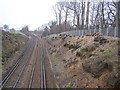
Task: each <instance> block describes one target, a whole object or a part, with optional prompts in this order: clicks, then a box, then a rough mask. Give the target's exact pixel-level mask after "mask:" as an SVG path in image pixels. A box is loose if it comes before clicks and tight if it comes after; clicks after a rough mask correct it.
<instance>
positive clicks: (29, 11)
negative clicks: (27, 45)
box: [0, 0, 58, 30]
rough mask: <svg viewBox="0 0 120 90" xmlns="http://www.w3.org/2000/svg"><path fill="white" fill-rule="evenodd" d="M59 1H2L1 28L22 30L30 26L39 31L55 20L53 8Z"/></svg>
mask: <svg viewBox="0 0 120 90" xmlns="http://www.w3.org/2000/svg"><path fill="white" fill-rule="evenodd" d="M57 1H58V0H0V26H2V25H4V24H7V25H9V27H10V28H15V29H20V28H21V27H22V26H24V25H28V26H29V27H30V29H31V30H34V29H37V27H39V26H41V25H42V24H45V23H47V22H49V21H50V20H53V19H55V16H54V11H53V9H52V6H53V5H54V4H55V3H56V2H57Z"/></svg>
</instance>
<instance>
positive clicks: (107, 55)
mask: <svg viewBox="0 0 120 90" xmlns="http://www.w3.org/2000/svg"><path fill="white" fill-rule="evenodd" d="M103 55H104V57H105V58H111V57H112V50H110V49H109V50H106V51H104V52H103Z"/></svg>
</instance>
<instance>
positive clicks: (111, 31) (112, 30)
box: [61, 27, 120, 37]
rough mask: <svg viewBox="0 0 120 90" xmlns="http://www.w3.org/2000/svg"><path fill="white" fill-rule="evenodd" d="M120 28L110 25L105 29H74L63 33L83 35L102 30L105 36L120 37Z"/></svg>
mask: <svg viewBox="0 0 120 90" xmlns="http://www.w3.org/2000/svg"><path fill="white" fill-rule="evenodd" d="M119 29H120V28H119ZM119 29H117V28H116V27H108V28H105V29H89V30H72V31H66V32H62V33H61V34H63V33H64V34H67V35H75V36H83V35H93V34H94V33H97V32H100V33H102V34H103V35H104V36H111V37H120V35H119V34H120V30H119Z"/></svg>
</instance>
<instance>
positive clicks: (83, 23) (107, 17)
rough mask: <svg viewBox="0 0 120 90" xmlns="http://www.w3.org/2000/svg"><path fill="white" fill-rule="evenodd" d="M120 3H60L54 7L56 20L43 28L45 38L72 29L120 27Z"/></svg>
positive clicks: (74, 1)
mask: <svg viewBox="0 0 120 90" xmlns="http://www.w3.org/2000/svg"><path fill="white" fill-rule="evenodd" d="M119 5H120V2H114V1H112V2H87V0H86V1H85V0H82V1H76V0H73V1H59V2H57V3H56V4H55V5H54V6H53V10H54V13H55V17H56V20H55V21H51V22H49V23H48V24H45V25H43V26H44V27H43V26H42V27H41V29H42V30H43V34H44V35H43V36H46V35H49V34H57V33H60V32H64V31H69V30H72V29H78V30H81V29H89V28H91V29H94V28H96V29H103V28H108V27H110V26H112V27H118V26H120V23H119V22H118V21H119V12H118V11H119V7H118V6H119ZM51 26H52V27H51ZM46 27H47V30H46Z"/></svg>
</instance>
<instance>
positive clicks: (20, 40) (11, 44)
mask: <svg viewBox="0 0 120 90" xmlns="http://www.w3.org/2000/svg"><path fill="white" fill-rule="evenodd" d="M27 40H28V38H27V37H26V36H24V35H21V34H17V33H9V32H5V31H3V30H2V65H3V67H4V68H3V71H5V70H4V69H6V68H8V67H10V66H9V65H10V63H11V62H13V61H12V58H13V57H14V55H15V54H16V53H17V52H18V51H19V50H21V49H22V48H23V47H24V46H25V44H26V42H27Z"/></svg>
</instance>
